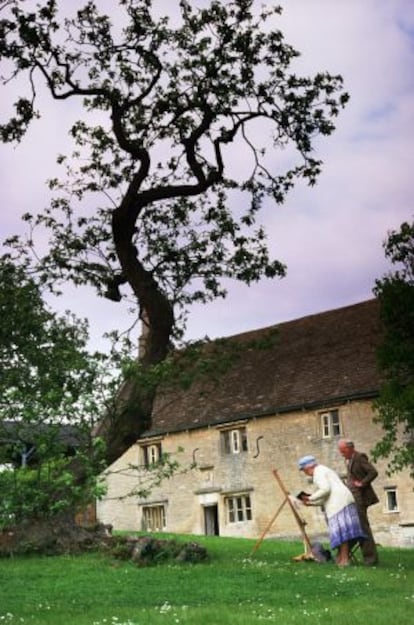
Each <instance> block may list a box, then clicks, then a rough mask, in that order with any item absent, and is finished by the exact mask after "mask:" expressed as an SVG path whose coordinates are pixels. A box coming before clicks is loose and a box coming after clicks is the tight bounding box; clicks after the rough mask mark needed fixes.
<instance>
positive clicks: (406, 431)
mask: <svg viewBox="0 0 414 625" xmlns="http://www.w3.org/2000/svg"><path fill="white" fill-rule="evenodd" d="M384 249H385V255H386V257H387V258H388V259H389V260H390V261H391V263H392V264H393V266H394V267H395V269H394V270H393V271H390V272H389V273H388V274H386V275H385V276H384V277H383V278H381V279H379V280H377V281H376V285H375V290H374V292H375V294H376V296H377V298H378V300H379V302H380V310H381V319H382V322H383V327H384V341H383V343H382V345H381V347H380V350H379V362H380V367H381V369H382V371H383V373H384V376H385V380H384V383H383V385H382V388H381V393H380V397H379V400H378V402H377V409H378V422H379V423H381V425H382V427H383V430H384V435H383V437H382V439H381V440H380V441H378V443H377V444H376V446H375V448H374V450H373V453H374V456H375V457H381V456H382V457H386V458H388V459H389V470H390V472H394V471H399V470H401V469H404V468H409V469H410V470H411V473H412V475H413V477H414V222H412V223H408V222H405V223H403V224H401V226H400V229H399V230H396V231H392V232H390V233H389V235H388V238H387V240H386V241H385V244H384Z"/></svg>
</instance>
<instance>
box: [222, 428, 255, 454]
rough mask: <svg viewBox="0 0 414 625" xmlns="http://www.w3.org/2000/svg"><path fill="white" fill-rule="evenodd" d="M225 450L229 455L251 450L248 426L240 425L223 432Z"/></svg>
mask: <svg viewBox="0 0 414 625" xmlns="http://www.w3.org/2000/svg"><path fill="white" fill-rule="evenodd" d="M221 436H222V441H223V444H222V448H223V452H224V453H225V454H226V455H227V454H229V455H237V454H240V453H245V452H247V451H248V450H249V446H248V442H247V428H246V427H245V426H238V427H235V428H229V429H227V430H223V431H222V432H221Z"/></svg>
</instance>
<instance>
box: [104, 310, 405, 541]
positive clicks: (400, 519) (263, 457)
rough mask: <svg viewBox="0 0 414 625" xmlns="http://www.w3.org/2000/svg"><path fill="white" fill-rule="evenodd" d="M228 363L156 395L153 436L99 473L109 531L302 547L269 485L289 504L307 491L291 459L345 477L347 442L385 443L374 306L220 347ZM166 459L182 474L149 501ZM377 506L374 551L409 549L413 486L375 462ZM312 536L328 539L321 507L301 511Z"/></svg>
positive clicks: (373, 518)
mask: <svg viewBox="0 0 414 625" xmlns="http://www.w3.org/2000/svg"><path fill="white" fill-rule="evenodd" d="M227 340H228V341H229V344H232V345H234V346H237V347H238V348H239V351H238V352H237V353H238V354H239V355H238V357H237V358H236V359H235V361H234V363H233V364H232V365H231V366H230V367H229V368H227V370H225V371H224V372H222V373H220V372H219V373H218V374H217V375H216V376H214V375H213V376H212V375H209V376H207V377H206V378H204V379H202V380H197V381H196V382H194V383H193V384H192V385H191V386H190V387H189V388H188V389H186V390H183V389H181V388H180V389H178V388H175V389H173V390H170V391H167V390H165V391H164V392H162V393H161V392H160V393H159V395H158V397H157V401H156V403H155V407H154V413H153V421H152V426H151V429H150V430H148V431H147V432H145V433H144V435H143V436H141V437H140V438H139V440H137V441H136V443H135V444H134V445H133V446H132V447H131V448H130V449H129V450H128V451H127V452H126V453H125V454H124V455H123V456H122V457H121V458H119V459H118V460H117V461H116V462H115V463H114V464H113V465H112V466H111V467H109V469H108V471H107V474H106V481H107V486H108V491H107V494H106V496H105V498H104V499H103V500H102V501H100V502H98V504H97V516H98V519H99V520H100V521H102V522H104V523H110V524H112V526H113V528H114V529H115V530H144V531H165V532H174V533H186V534H195V535H201V534H216V535H221V536H238V537H248V538H259V537H260V536H261V535H262V534H263V533H265V534H266V537H269V538H270V537H271V538H290V539H293V538H295V539H296V538H300V536H301V535H300V531H299V527H298V524H297V523H296V522H295V518H294V516H293V514H292V510H291V509H290V507H289V505H286V506H284V507H282V509H281V511H280V514H278V515H277V518H276V519H275V521H274V523H273V524H272V525H271V527H270V528H268V525H269V521H271V519H272V518H273V517H274V515H275V513H276V511H277V510H278V508H279V507H280V506H281V504H282V503H283V501H284V500H285V498H286V496H285V494H284V492H283V491H282V489H281V487H280V484H279V483H278V482H277V480H276V479H275V476H274V474H273V470H274V469H277V472H278V475H279V476H280V478H281V480H282V483H283V484H284V486H285V488H286V489H287V490H288V491H289V492H290V493H291V494H292V495H294V494H296V493H298V492H299V491H301V490H307V489H309V488H312V486H311V485H309V484H308V483H307V482H306V478H305V477H304V476H303V475H302V474H301V473H300V472H299V471H298V468H297V460H298V458H299V457H300V456H302V455H305V454H313V455H315V456H316V458H317V459H318V461H319V462H321V463H323V464H326V465H328V466H330V467H332V468H334V469H335V470H336V471H337V472H338V473H339V474H341V475H344V476H345V465H344V460H343V458H342V457H341V456H340V455H339V453H338V451H337V441H338V439H339V438H341V437H347V438H352V439H353V440H354V442H355V445H356V447H357V449H358V450H359V451H365V452H367V453H368V454H369V450H370V449H371V448H372V446H373V444H374V442H375V441H376V440H378V438H379V437H380V436H381V428H380V426H379V425H378V424H376V423H375V422H374V421H373V416H374V412H373V402H374V400H375V398H376V397H377V395H378V389H379V386H380V374H379V371H378V368H377V362H376V350H377V346H378V345H379V343H380V340H381V327H380V319H379V306H378V302H377V301H376V300H374V299H373V300H369V301H365V302H362V303H359V304H355V305H352V306H347V307H345V308H340V309H337V310H331V311H327V312H323V313H321V314H316V315H311V316H307V317H304V318H301V319H297V320H294V321H289V322H286V323H281V324H278V325H277V326H274V327H271V328H265V329H259V330H254V331H252V332H247V333H243V334H239V335H236V336H233V337H229V338H228V339H227ZM164 453H168V454H171V456H172V457H173V458H176V459H177V461H178V462H179V464H180V469H179V470H178V472H177V473H175V474H174V475H173V476H172V477H170V478H169V479H165V480H163V481H162V482H161V484H160V485H158V486H156V487H155V488H152V489H151V491H150V492H149V493H147V495H146V496H145V497H143V496H140V495H137V494H136V495H132V496H131V495H129V494H130V493H131V492H133V491H135V492H137V489H140V488H142V487H145V484H146V481H147V479H148V476H149V475H151V466H152V465H153V464H154V463H156V462H157V461H158V460H159V459H160V458H161V456H162V454H164ZM376 467H377V469H378V471H379V475H378V477H377V479H376V480H375V482H374V488H375V491H376V492H377V494H378V497H379V499H380V503H378V504H376V505H375V506H372V507H371V508H370V514H369V516H370V520H371V526H372V528H373V532H374V536H375V538H376V541H377V542H378V543H379V544H381V545H394V546H407V547H409V546H411V547H413V546H414V489H413V487H414V481H413V480H412V479H411V478H410V476H409V471H404V472H401V473H398V474H393V475H391V476H388V475H387V473H386V462H385V461H379V462H377V463H376ZM300 515H301V517H302V518H303V519H304V521H306V531H307V534H308V535H309V537H310V538H311V539H312V538H314V537H320V538H322V539H323V537H326V536H327V531H326V522H325V519H324V517H323V514H322V512H321V510H320V509H319V508H315V507H312V508H305V507H301V508H300Z"/></svg>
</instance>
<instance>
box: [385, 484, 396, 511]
mask: <svg viewBox="0 0 414 625" xmlns="http://www.w3.org/2000/svg"><path fill="white" fill-rule="evenodd" d="M385 510H386V511H387V512H398V497H397V489H396V488H395V486H390V487H388V488H386V489H385Z"/></svg>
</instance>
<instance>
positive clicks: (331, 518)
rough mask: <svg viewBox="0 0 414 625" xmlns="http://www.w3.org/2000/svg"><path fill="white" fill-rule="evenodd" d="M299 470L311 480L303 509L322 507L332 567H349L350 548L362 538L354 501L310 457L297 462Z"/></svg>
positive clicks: (326, 469)
mask: <svg viewBox="0 0 414 625" xmlns="http://www.w3.org/2000/svg"><path fill="white" fill-rule="evenodd" d="M298 466H299V470H300V471H303V472H304V473H305V474H306V475H307V476H309V477H311V478H312V481H313V484H314V486H315V488H316V490H315V491H314V492H313V493H312V494H311V495H309V496H305V497H304V498H303V500H302V503H303V504H304V505H305V506H323V509H324V511H325V514H326V518H327V522H328V530H329V540H330V544H331V548H332V549H337V550H338V552H337V558H336V563H337V564H338V566H347V565H348V564H349V563H350V544H353V543H355V542H359V541H361V540H363V539H364V538H366V536H365V534H364V532H363V530H362V527H361V523H360V521H359V516H358V510H357V507H356V504H355V500H354V497H353V495H352V493H351V491H350V490H349V488H347V486H345V484H344V483H343V481H342V480H341V478H340V477H339V475H338V474H337V473H335V471H333V470H332V469H330V468H329V467H326V466H325V465H323V464H318V463H317V461H316V459H315V457H314V456H304V457H303V458H301V459H300V460H299V462H298Z"/></svg>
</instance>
